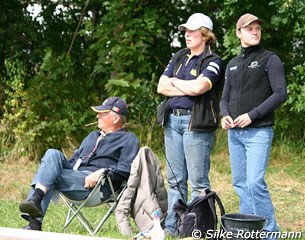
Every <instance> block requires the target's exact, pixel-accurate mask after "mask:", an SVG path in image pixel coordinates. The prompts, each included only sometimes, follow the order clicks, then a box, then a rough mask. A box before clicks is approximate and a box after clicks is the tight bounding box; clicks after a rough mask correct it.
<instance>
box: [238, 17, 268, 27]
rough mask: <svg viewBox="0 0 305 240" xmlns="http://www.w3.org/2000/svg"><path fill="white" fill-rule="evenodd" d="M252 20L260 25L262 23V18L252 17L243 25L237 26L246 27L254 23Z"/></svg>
mask: <svg viewBox="0 0 305 240" xmlns="http://www.w3.org/2000/svg"><path fill="white" fill-rule="evenodd" d="M254 22H258V23H259V24H260V25H262V24H263V23H264V22H263V20H261V19H259V18H258V19H254V20H250V21H248V22H246V23H245V24H244V25H242V26H241V27H239V28H243V27H247V26H248V25H250V24H251V23H254Z"/></svg>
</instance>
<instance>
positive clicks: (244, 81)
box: [220, 13, 287, 239]
mask: <svg viewBox="0 0 305 240" xmlns="http://www.w3.org/2000/svg"><path fill="white" fill-rule="evenodd" d="M261 25H262V20H261V19H259V18H258V17H257V16H255V15H253V14H250V13H246V14H244V15H242V16H241V17H240V18H239V20H238V21H237V23H236V36H237V37H238V38H239V40H240V43H241V52H240V54H239V55H238V56H236V57H234V58H233V59H231V60H230V62H229V63H228V65H227V68H226V74H225V84H224V89H223V93H222V97H221V101H220V109H221V114H222V116H223V117H222V120H221V126H222V128H224V129H228V144H229V151H230V162H231V171H232V181H233V186H234V189H235V191H236V193H237V195H238V196H239V200H240V201H239V207H240V212H241V213H243V214H256V215H259V216H262V217H264V218H265V219H266V224H265V227H264V230H265V232H266V233H267V234H268V233H269V235H270V234H271V232H278V231H279V228H278V226H277V223H276V219H275V213H274V207H273V204H272V201H271V197H270V193H269V191H268V188H267V184H266V181H265V179H264V177H265V172H266V168H267V165H268V162H269V154H270V149H271V145H272V139H273V129H272V126H273V125H274V120H275V118H274V116H275V113H274V112H275V110H276V109H277V108H278V107H279V106H280V105H281V104H282V103H283V102H284V101H285V100H286V99H287V87H286V78H285V72H284V66H283V63H282V61H281V60H280V58H279V57H278V56H277V55H276V54H275V53H274V52H272V51H269V50H266V49H265V48H264V47H263V45H262V44H261ZM266 239H275V238H272V237H269V236H267V237H266Z"/></svg>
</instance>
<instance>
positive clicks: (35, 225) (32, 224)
mask: <svg viewBox="0 0 305 240" xmlns="http://www.w3.org/2000/svg"><path fill="white" fill-rule="evenodd" d="M21 217H22V218H23V219H25V220H27V221H28V222H29V224H28V225H27V226H24V227H23V228H22V229H24V230H36V231H42V229H41V225H42V223H41V222H40V221H38V220H37V219H35V218H32V217H31V216H30V215H29V214H27V213H21Z"/></svg>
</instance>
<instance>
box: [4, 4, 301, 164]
mask: <svg viewBox="0 0 305 240" xmlns="http://www.w3.org/2000/svg"><path fill="white" fill-rule="evenodd" d="M35 3H36V4H37V1H33V0H26V1H22V2H20V1H17V0H11V1H2V2H1V3H0V11H1V12H2V13H3V14H2V15H1V16H0V42H1V48H0V119H1V125H0V137H1V143H2V144H1V146H0V150H1V153H0V157H7V156H8V155H9V154H10V153H12V152H14V153H15V154H16V158H17V157H18V155H19V156H22V155H24V154H26V153H27V154H29V153H31V154H30V155H31V156H30V158H33V159H37V158H39V157H40V156H41V154H42V153H43V152H44V151H45V149H46V148H47V147H56V148H59V147H64V146H63V143H65V142H67V139H73V140H74V141H76V142H79V141H80V139H82V137H83V136H85V135H86V134H87V133H88V129H85V128H83V127H82V126H84V124H85V123H88V122H93V120H92V119H93V118H94V114H93V113H92V112H91V110H90V106H91V105H96V104H100V103H101V102H102V101H103V100H104V99H105V98H106V97H108V96H109V95H118V96H121V97H122V98H124V99H125V100H126V102H127V103H128V107H129V111H130V113H131V114H130V115H129V125H130V128H131V129H132V130H135V131H136V132H137V133H138V134H139V135H138V136H139V137H140V138H141V143H142V144H150V145H153V146H156V147H157V148H158V151H161V149H162V145H160V144H158V143H159V142H160V141H163V140H162V129H161V128H160V127H158V126H157V125H156V123H155V114H156V106H157V105H158V103H159V102H160V100H161V98H162V96H160V95H158V94H157V93H156V88H157V82H158V79H159V77H160V75H161V74H162V71H163V70H164V68H165V66H166V64H167V62H168V60H169V59H170V57H171V54H172V53H174V52H176V51H177V46H173V44H172V43H173V39H175V41H178V42H180V44H181V47H184V36H183V32H179V31H178V30H177V26H178V25H179V24H181V22H185V21H186V20H187V18H188V17H189V15H190V14H192V13H193V12H198V11H202V12H203V13H205V14H207V15H209V16H210V17H211V18H212V20H213V23H214V32H215V35H216V37H217V42H218V44H217V47H216V52H217V53H218V54H219V55H220V56H222V57H223V59H224V63H226V62H227V61H228V60H229V59H231V58H232V57H233V56H235V55H236V54H237V53H238V52H239V49H240V46H239V41H238V39H237V38H236V36H235V24H236V21H237V19H238V18H239V16H240V15H241V14H244V13H246V12H251V13H253V14H256V15H257V16H259V17H260V18H262V19H263V20H264V25H263V44H264V45H265V47H266V48H268V49H271V50H273V51H275V52H276V53H277V54H278V55H279V56H280V58H281V59H282V60H283V62H284V63H285V71H286V75H287V83H288V89H289V99H288V101H287V102H286V103H285V105H283V106H282V107H281V108H280V109H279V110H278V111H277V121H278V122H277V125H276V128H275V129H276V134H279V135H280V136H281V139H284V138H287V139H291V140H293V141H297V142H301V141H303V140H304V130H303V126H302V123H303V122H304V118H305V112H304V92H305V90H304V71H305V70H304V69H305V65H304V52H305V51H304V39H305V29H304V28H305V27H304V26H305V17H304V14H302V13H303V12H304V11H305V3H304V1H300V0H291V1H286V0H271V1H267V2H266V1H263V0H258V1H255V2H253V1H250V0H246V1H239V0H221V1H216V0H207V1H181V0H180V1H161V0H158V1H141V0H132V1H125V0H123V1H122V0H112V1H99V0H90V1H79V0H72V1H49V0H41V1H39V5H40V6H41V11H40V12H39V13H38V15H35V16H34V15H32V14H31V13H29V12H28V11H27V8H28V7H29V6H33V4H35ZM198 9H201V10H198ZM287 29H289V31H288V30H287ZM300 129H302V130H300ZM12 159H14V158H12Z"/></svg>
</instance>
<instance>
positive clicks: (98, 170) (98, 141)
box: [19, 97, 139, 230]
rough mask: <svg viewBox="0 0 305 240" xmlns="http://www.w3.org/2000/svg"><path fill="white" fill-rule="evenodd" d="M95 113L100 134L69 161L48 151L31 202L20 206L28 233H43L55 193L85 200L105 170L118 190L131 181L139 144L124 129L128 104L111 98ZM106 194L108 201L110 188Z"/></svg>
mask: <svg viewBox="0 0 305 240" xmlns="http://www.w3.org/2000/svg"><path fill="white" fill-rule="evenodd" d="M92 109H93V111H95V112H96V113H97V119H98V128H99V130H95V131H92V132H91V133H89V135H88V136H87V137H86V138H85V139H84V140H83V141H82V143H81V145H80V147H79V148H78V149H77V150H76V151H75V152H74V154H73V156H72V157H71V158H70V159H69V160H67V159H66V157H65V156H64V154H63V153H62V152H60V151H58V150H56V149H48V150H47V151H46V153H45V155H44V156H43V158H42V160H41V164H40V166H39V168H38V171H37V172H36V175H35V177H34V179H33V181H32V183H31V187H32V189H31V191H30V193H29V195H28V198H27V199H26V200H24V201H23V202H21V203H20V205H19V210H20V211H21V212H22V214H21V216H22V217H23V218H24V219H26V220H27V221H29V224H28V225H27V226H26V227H24V229H28V230H41V225H42V220H43V217H44V215H45V213H46V211H47V208H48V205H49V203H50V200H51V198H52V195H53V193H54V190H58V191H60V192H62V193H63V194H64V195H66V196H67V197H68V198H70V199H73V200H83V199H85V198H86V197H87V196H88V195H89V193H90V191H91V189H92V188H93V187H94V186H95V185H96V183H97V181H98V179H99V178H100V176H101V174H102V169H105V168H106V169H108V174H109V176H110V177H111V180H112V182H113V185H114V188H115V190H116V189H118V188H119V187H120V185H121V183H122V182H123V181H125V180H127V179H128V177H129V172H130V166H131V163H132V161H133V159H134V158H135V156H136V154H137V153H138V151H139V141H138V139H137V137H136V136H135V134H134V133H132V132H127V131H126V129H125V128H124V123H125V122H126V116H127V114H128V110H127V106H126V104H125V102H124V101H123V100H122V99H121V98H119V97H109V98H107V99H106V100H105V101H104V102H103V104H102V105H101V106H95V107H92ZM102 192H103V198H104V199H107V198H108V197H109V193H110V190H109V189H107V186H104V187H103V189H102Z"/></svg>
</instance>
